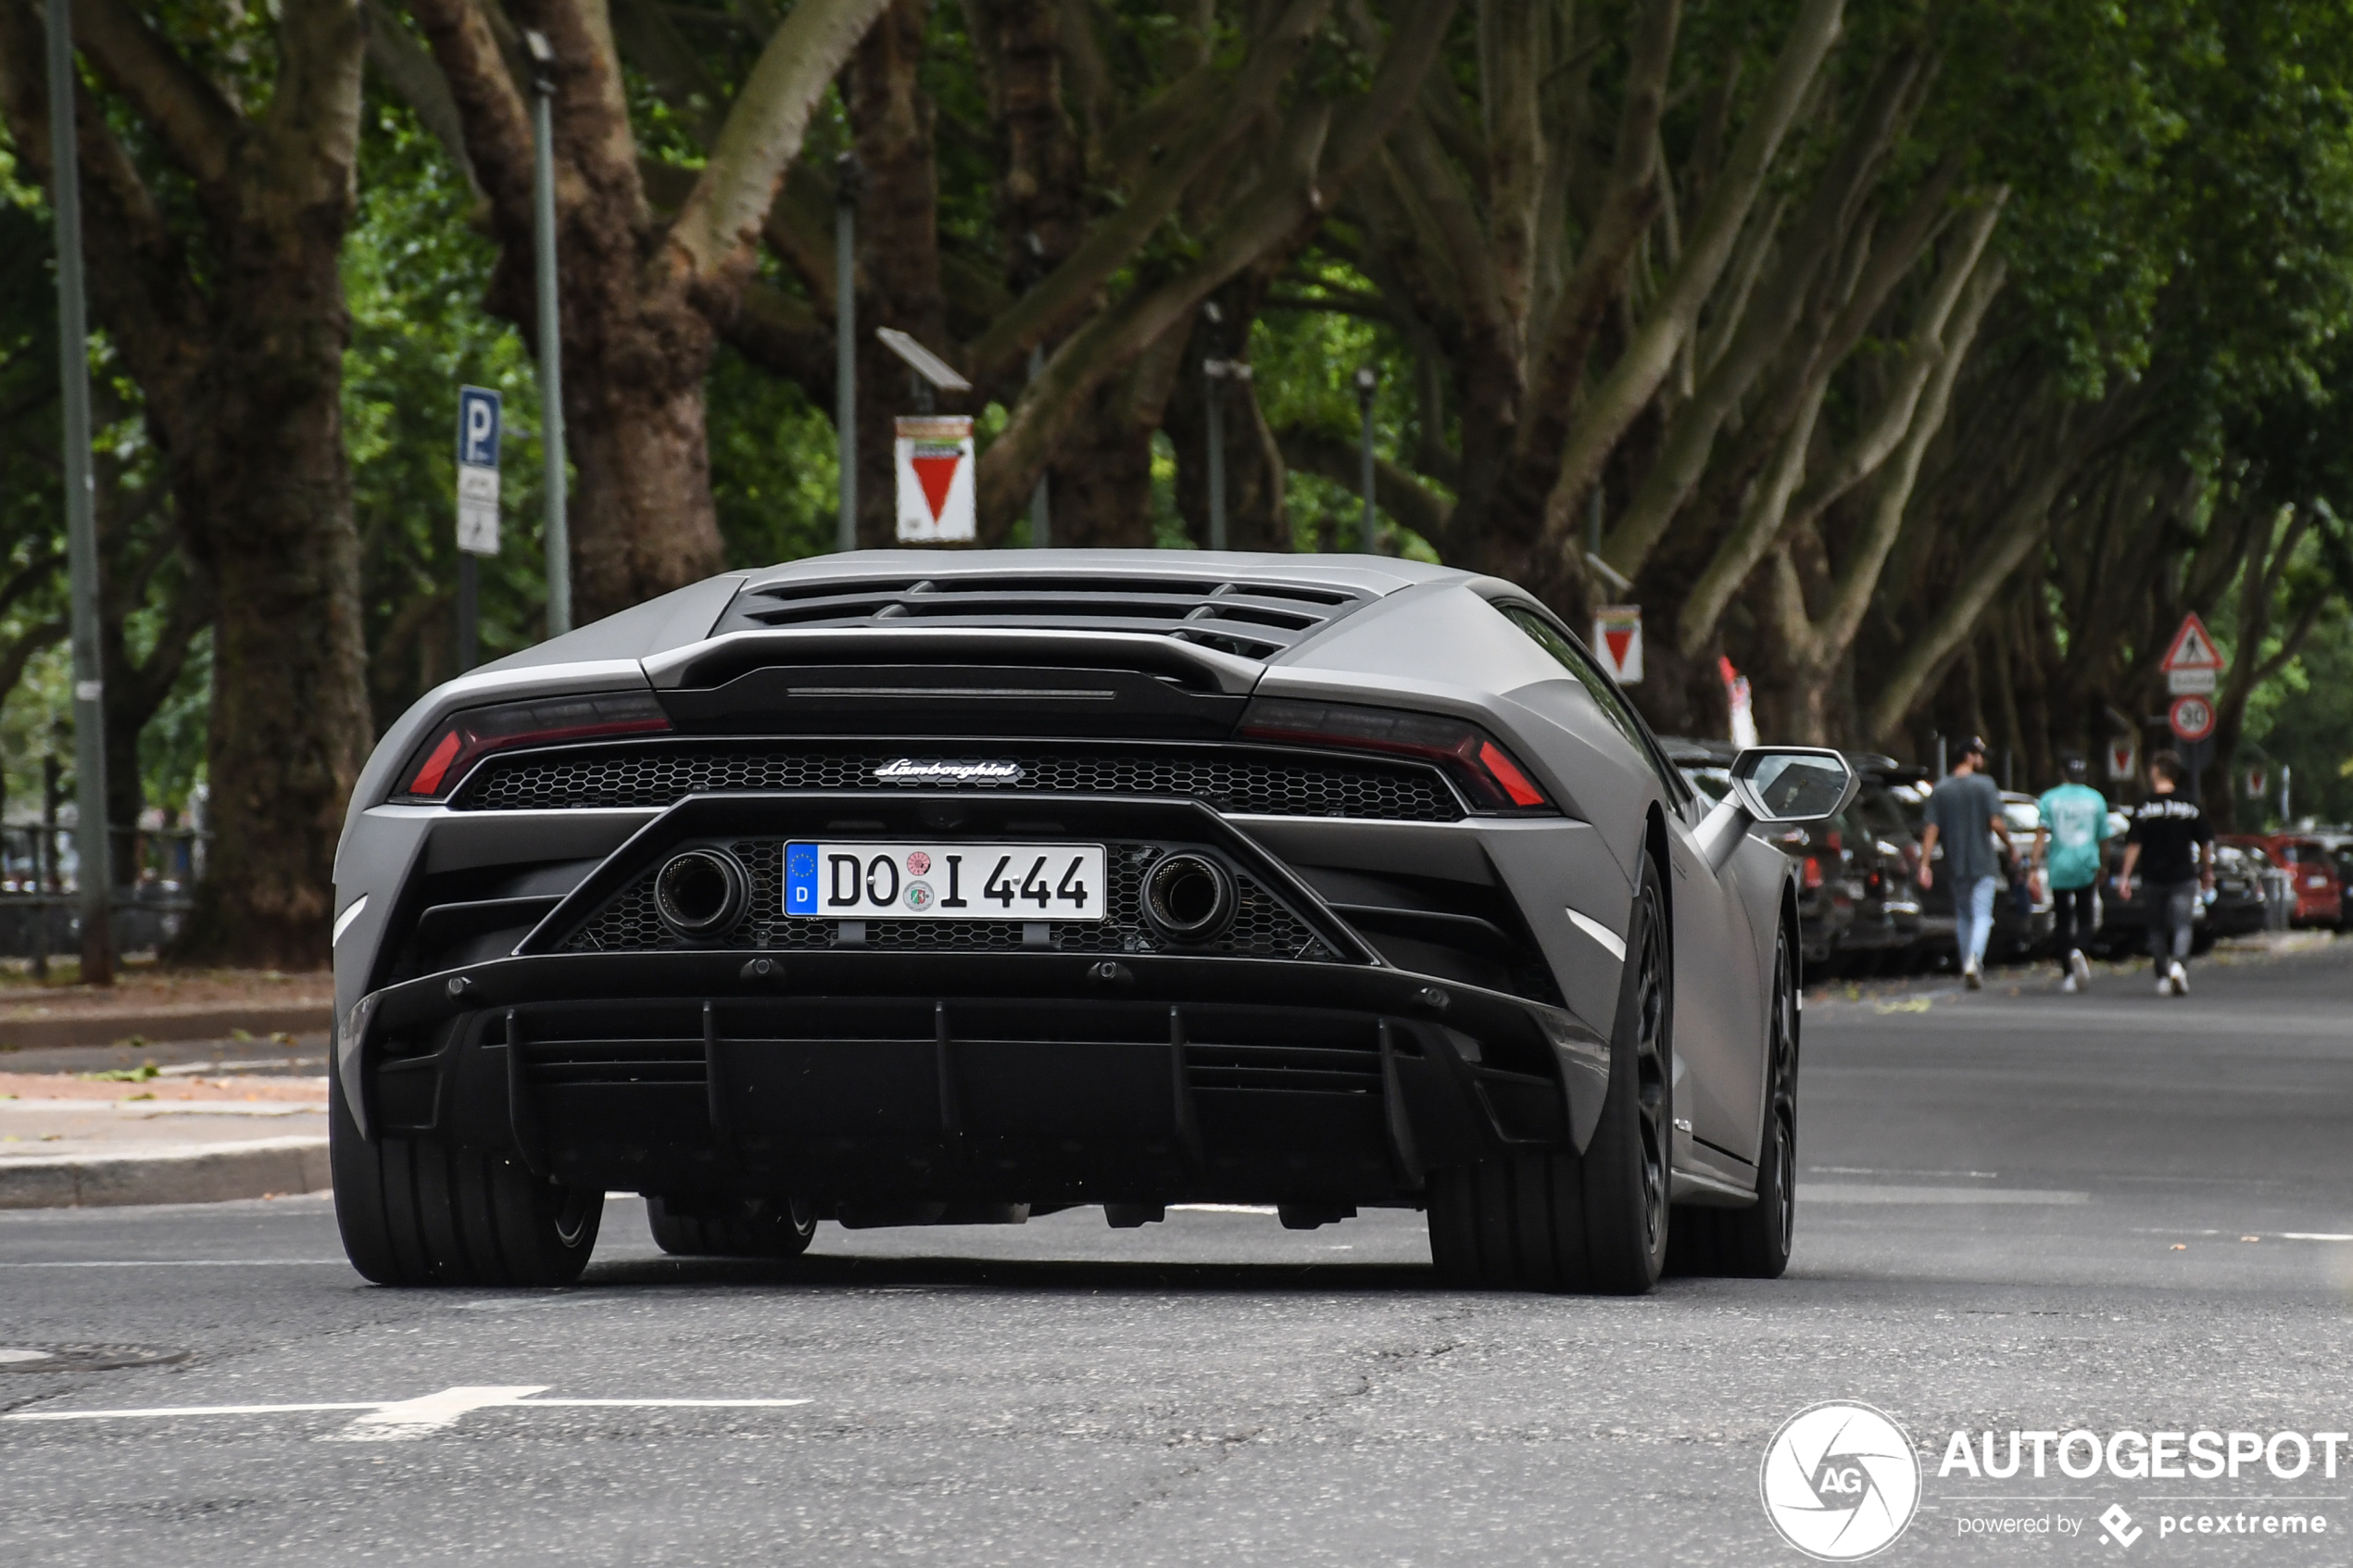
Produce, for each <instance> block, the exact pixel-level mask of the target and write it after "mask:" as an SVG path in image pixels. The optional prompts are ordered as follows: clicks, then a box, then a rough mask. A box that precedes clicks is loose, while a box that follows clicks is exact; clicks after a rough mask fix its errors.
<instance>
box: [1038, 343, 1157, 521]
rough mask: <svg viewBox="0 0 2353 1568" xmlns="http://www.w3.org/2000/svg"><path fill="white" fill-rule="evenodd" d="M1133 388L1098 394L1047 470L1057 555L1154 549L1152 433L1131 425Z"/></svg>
mask: <svg viewBox="0 0 2353 1568" xmlns="http://www.w3.org/2000/svg"><path fill="white" fill-rule="evenodd" d="M1132 380H1133V378H1132V377H1128V376H1121V377H1118V378H1117V379H1115V380H1113V381H1110V382H1106V383H1103V385H1101V387H1098V388H1097V389H1096V391H1095V395H1094V396H1093V397H1092V398H1091V399H1090V400H1089V401H1088V408H1087V411H1086V413H1085V414H1084V415H1083V416H1081V418H1080V419H1079V420H1078V421H1077V422H1076V424H1075V425H1074V426H1073V427H1072V428H1071V430H1070V432H1069V433H1068V435H1067V436H1065V438H1064V439H1063V455H1062V457H1061V458H1059V459H1058V460H1057V461H1056V462H1055V464H1054V466H1053V467H1052V468H1051V469H1050V470H1047V483H1048V485H1049V486H1050V489H1049V491H1048V502H1049V505H1051V507H1052V508H1053V533H1054V546H1055V547H1056V548H1057V549H1129V550H1148V549H1150V548H1151V546H1152V432H1151V426H1150V425H1147V424H1143V423H1140V422H1139V420H1137V418H1136V412H1135V403H1134V399H1133V398H1132V397H1131V396H1130V395H1129V390H1130V386H1131V383H1132Z"/></svg>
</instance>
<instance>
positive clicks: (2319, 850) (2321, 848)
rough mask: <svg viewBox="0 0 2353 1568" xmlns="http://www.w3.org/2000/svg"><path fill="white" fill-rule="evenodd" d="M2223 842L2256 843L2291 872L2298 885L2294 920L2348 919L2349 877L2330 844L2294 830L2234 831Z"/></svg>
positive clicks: (2307, 922) (2336, 921)
mask: <svg viewBox="0 0 2353 1568" xmlns="http://www.w3.org/2000/svg"><path fill="white" fill-rule="evenodd" d="M2222 842H2223V843H2225V844H2246V845H2252V846H2253V847H2256V848H2258V849H2260V850H2262V851H2263V852H2264V853H2266V854H2268V855H2269V856H2271V863H2272V864H2273V865H2275V866H2277V867H2279V868H2280V869H2281V870H2282V871H2284V872H2287V874H2288V881H2289V884H2291V885H2292V886H2294V887H2295V889H2296V906H2295V908H2294V909H2293V910H2292V911H2290V914H2289V917H2288V918H2289V920H2290V921H2291V922H2293V923H2295V924H2296V925H2340V924H2342V923H2344V920H2345V881H2344V877H2343V874H2342V873H2341V872H2339V871H2338V870H2337V865H2336V858H2335V857H2334V856H2333V855H2331V854H2330V853H2329V850H2328V846H2326V845H2324V844H2322V842H2321V841H2320V840H2318V839H2316V838H2303V837H2299V836H2298V835H2296V834H2292V833H2274V834H2231V835H2229V836H2227V837H2225V838H2224V839H2223V840H2222Z"/></svg>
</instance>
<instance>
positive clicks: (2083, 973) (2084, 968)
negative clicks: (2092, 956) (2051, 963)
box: [2067, 947, 2092, 991]
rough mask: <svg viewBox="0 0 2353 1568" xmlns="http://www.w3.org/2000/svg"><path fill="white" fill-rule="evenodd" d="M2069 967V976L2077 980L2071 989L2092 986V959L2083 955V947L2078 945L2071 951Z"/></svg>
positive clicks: (2068, 957) (2082, 988) (2068, 958)
mask: <svg viewBox="0 0 2353 1568" xmlns="http://www.w3.org/2000/svg"><path fill="white" fill-rule="evenodd" d="M2067 967H2068V972H2069V973H2068V978H2069V979H2070V980H2072V981H2074V982H2075V984H2074V985H2073V986H2071V987H2070V989H2073V990H2078V991H2082V990H2088V989H2090V988H2091V985H2092V960H2089V959H2087V958H2085V957H2084V956H2083V949H2082V948H2081V947H2076V948H2073V949H2070V951H2069V953H2068V955H2067Z"/></svg>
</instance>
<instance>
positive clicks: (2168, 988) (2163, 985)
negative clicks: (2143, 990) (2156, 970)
mask: <svg viewBox="0 0 2353 1568" xmlns="http://www.w3.org/2000/svg"><path fill="white" fill-rule="evenodd" d="M2157 994H2158V996H2160V997H2170V996H2171V995H2172V994H2173V977H2172V976H2171V975H2170V974H2160V975H2158V977H2157Z"/></svg>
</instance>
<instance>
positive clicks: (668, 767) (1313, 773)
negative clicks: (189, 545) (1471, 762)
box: [451, 743, 1463, 822]
mask: <svg viewBox="0 0 2353 1568" xmlns="http://www.w3.org/2000/svg"><path fill="white" fill-rule="evenodd" d="M901 755H904V753H890V752H883V751H872V750H862V749H852V748H843V749H836V750H818V751H812V750H806V749H799V748H792V747H786V746H765V745H760V744H756V743H754V744H747V743H736V744H718V745H711V744H689V745H684V746H678V745H672V746H643V745H640V746H598V747H580V748H574V749H568V750H563V751H540V752H525V753H520V754H517V755H515V756H511V757H494V758H492V759H489V760H488V761H485V762H484V763H483V765H482V766H481V767H479V768H477V769H475V770H474V772H473V776H472V778H470V779H468V780H467V781H466V783H465V784H464V786H463V787H462V788H461V789H459V792H458V796H457V797H456V799H454V800H453V801H452V802H451V805H452V806H453V807H454V808H455V809H458V810H461V811H522V810H533V809H550V808H566V807H622V806H669V805H672V804H674V803H675V802H677V801H680V800H683V799H685V798H686V797H687V796H689V795H711V794H734V793H744V792H749V791H774V790H817V789H824V790H856V789H876V790H881V789H923V790H937V789H955V788H965V789H988V788H1015V789H1022V790H1036V791H1042V792H1046V793H1051V794H1067V795H1114V796H1146V797H1169V798H1183V797H1191V798H1193V799H1196V800H1202V801H1205V802H1207V803H1208V804H1209V805H1211V806H1213V807H1214V808H1216V809H1218V810H1220V811H1229V812H1247V813H1252V814H1257V815H1263V816H1274V817H1362V818H1371V819H1375V820H1378V821H1384V822H1457V821H1460V820H1461V818H1462V816H1463V809H1462V806H1461V804H1460V803H1459V802H1458V801H1457V800H1456V799H1455V798H1454V795H1453V790H1452V789H1451V788H1450V787H1449V786H1448V785H1447V784H1446V783H1445V782H1444V781H1443V780H1442V779H1441V778H1440V777H1439V776H1438V774H1437V773H1436V772H1435V771H1432V770H1430V769H1428V768H1424V767H1419V766H1416V765H1414V764H1410V763H1406V764H1389V763H1382V762H1375V761H1356V760H1353V759H1333V758H1324V757H1314V756H1295V757H1290V756H1283V755H1281V754H1279V753H1274V752H1259V751H1249V750H1233V751H1211V750H1201V749H1187V748H1183V747H1170V748H1166V749H1142V748H1139V749H1134V750H1126V751H1117V752H1106V751H1100V750H1097V751H1086V752H1063V751H1033V752H1029V753H1026V754H1024V753H1015V754H1013V757H1012V758H1011V759H1012V760H1013V761H1016V762H1018V763H1019V764H1020V765H1021V770H1022V771H1021V777H1020V779H1019V780H1018V782H1016V783H1013V784H994V785H991V784H963V785H957V784H948V783H943V782H940V781H937V780H926V781H923V782H920V783H912V784H900V783H892V782H889V781H886V780H881V779H877V778H875V776H874V774H875V769H877V768H879V767H881V766H883V765H884V764H885V763H887V762H889V761H891V760H893V759H894V758H895V757H897V756H901ZM986 755H987V756H988V759H989V760H992V761H993V760H997V759H1000V758H1003V757H1004V756H1005V753H1003V752H992V753H988V754H986Z"/></svg>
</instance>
